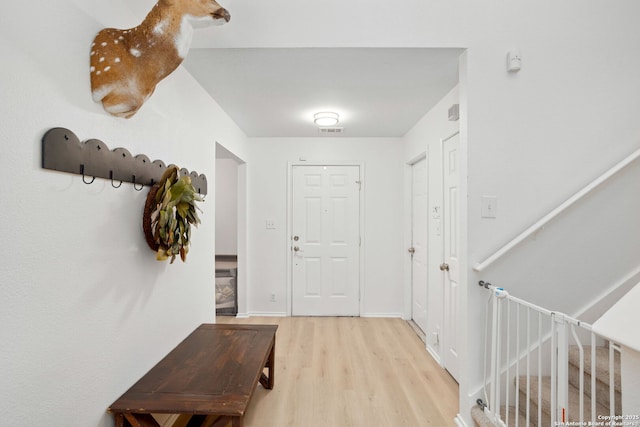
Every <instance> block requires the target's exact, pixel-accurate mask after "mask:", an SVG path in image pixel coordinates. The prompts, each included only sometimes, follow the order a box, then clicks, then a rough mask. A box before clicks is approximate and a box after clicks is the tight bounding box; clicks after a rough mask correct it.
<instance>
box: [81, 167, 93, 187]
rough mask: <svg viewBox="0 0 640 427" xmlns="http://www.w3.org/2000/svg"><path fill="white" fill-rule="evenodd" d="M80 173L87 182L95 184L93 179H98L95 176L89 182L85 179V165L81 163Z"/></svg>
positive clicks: (83, 180)
mask: <svg viewBox="0 0 640 427" xmlns="http://www.w3.org/2000/svg"><path fill="white" fill-rule="evenodd" d="M80 173H81V174H82V182H84V183H85V184H93V181H95V180H96V177H95V176H94V177H93V178H92V179H91V181H89V182H87V180H86V179H85V175H84V165H80Z"/></svg>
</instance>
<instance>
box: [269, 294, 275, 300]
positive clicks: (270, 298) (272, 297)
mask: <svg viewBox="0 0 640 427" xmlns="http://www.w3.org/2000/svg"><path fill="white" fill-rule="evenodd" d="M269 301H271V302H276V294H275V293H274V292H271V295H270V296H269Z"/></svg>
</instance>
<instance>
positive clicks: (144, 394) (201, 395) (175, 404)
mask: <svg viewBox="0 0 640 427" xmlns="http://www.w3.org/2000/svg"><path fill="white" fill-rule="evenodd" d="M277 328H278V326H277V325H218V324H202V325H200V326H199V327H198V328H197V329H196V330H195V331H193V332H192V333H191V334H190V335H189V336H188V337H187V338H185V339H184V340H183V341H182V342H181V343H180V344H178V346H177V347H176V348H174V349H173V350H172V351H171V352H170V353H169V354H168V355H167V356H166V357H165V358H164V359H162V360H161V361H160V362H158V364H157V365H156V366H154V367H153V368H152V369H151V370H150V371H149V372H147V373H146V374H145V375H144V376H143V377H142V378H141V379H140V380H139V381H138V382H137V383H135V384H134V385H133V386H132V387H131V388H130V389H129V390H128V391H126V392H125V393H124V394H123V395H122V396H121V397H120V398H119V399H118V400H116V401H115V402H114V403H113V404H112V405H111V406H110V407H109V411H110V412H113V413H133V412H135V413H139V414H144V413H191V414H216V415H227V416H240V417H241V416H243V415H244V411H245V409H246V407H247V404H248V403H249V400H250V399H251V396H252V395H253V391H254V390H255V388H256V386H257V383H258V381H259V380H260V377H261V375H262V372H263V369H264V367H265V364H266V362H267V359H268V357H269V354H270V352H271V351H272V349H273V346H274V345H275V334H276V329H277Z"/></svg>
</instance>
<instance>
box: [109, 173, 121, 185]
mask: <svg viewBox="0 0 640 427" xmlns="http://www.w3.org/2000/svg"><path fill="white" fill-rule="evenodd" d="M109 178H111V186H112V187H113V188H120V186H121V185H122V181H120V184H118V185H113V171H109Z"/></svg>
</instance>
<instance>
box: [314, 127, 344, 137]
mask: <svg viewBox="0 0 640 427" xmlns="http://www.w3.org/2000/svg"><path fill="white" fill-rule="evenodd" d="M318 130H319V131H320V133H325V134H328V135H329V134H331V135H333V134H336V133H342V132H343V131H344V128H343V127H329V126H323V127H320V128H318Z"/></svg>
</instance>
